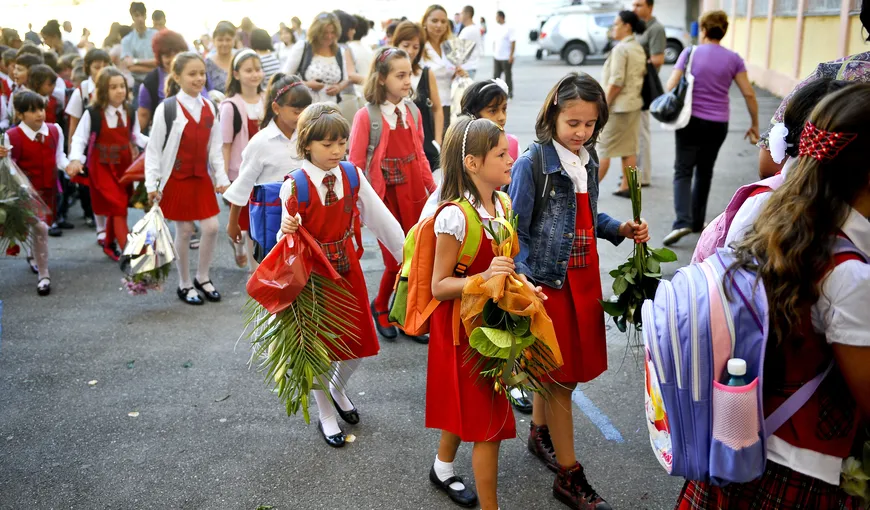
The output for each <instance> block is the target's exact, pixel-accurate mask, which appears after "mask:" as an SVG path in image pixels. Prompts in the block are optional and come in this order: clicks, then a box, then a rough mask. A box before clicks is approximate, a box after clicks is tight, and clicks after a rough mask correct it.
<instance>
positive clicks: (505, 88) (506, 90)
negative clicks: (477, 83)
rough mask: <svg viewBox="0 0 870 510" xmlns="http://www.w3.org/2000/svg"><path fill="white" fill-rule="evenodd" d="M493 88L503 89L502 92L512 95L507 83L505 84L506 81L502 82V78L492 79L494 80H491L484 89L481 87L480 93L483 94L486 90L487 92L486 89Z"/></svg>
mask: <svg viewBox="0 0 870 510" xmlns="http://www.w3.org/2000/svg"><path fill="white" fill-rule="evenodd" d="M493 86H495V87H498V88H500V89H502V90H503V91H504V93H505V94H508V95H510V89H509V88H508V85H507V83H505V81H504V80H502V79H501V78H492V79H490V80H489V83H487V84H486V85H484V86H483V87H481V89H480V91H481V92H483V91H484V90H486V89H488V88H490V87H493Z"/></svg>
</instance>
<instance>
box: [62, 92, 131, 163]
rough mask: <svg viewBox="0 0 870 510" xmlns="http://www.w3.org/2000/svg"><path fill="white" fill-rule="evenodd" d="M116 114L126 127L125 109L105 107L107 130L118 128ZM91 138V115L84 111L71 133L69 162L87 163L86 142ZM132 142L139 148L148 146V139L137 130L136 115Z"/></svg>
mask: <svg viewBox="0 0 870 510" xmlns="http://www.w3.org/2000/svg"><path fill="white" fill-rule="evenodd" d="M118 113H120V114H121V119H122V121H123V122H124V125H125V126H126V125H127V109H126V108H116V107H114V106H111V105H110V106H108V107H106V110H105V113H104V114H103V115H104V116H105V117H106V123H107V124H108V125H109V129H115V128H116V127H118ZM90 138H91V113H90V112H89V111H87V110H85V113H84V114H83V115H82V118H81V120H80V121H79V125H78V126H77V127H76V132H75V133H73V137H72V143H71V144H70V150H69V159H70V161H79V162H80V163H84V162H85V161H87V153H88V142H90ZM133 142H134V143H135V144H136V145H138V146H139V147H145V146H147V145H148V137H147V136H145V135H143V134H142V132H141V130H140V129H139V119H138V117H137V116H136V115H134V116H133Z"/></svg>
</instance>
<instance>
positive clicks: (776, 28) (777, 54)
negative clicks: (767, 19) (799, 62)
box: [770, 18, 797, 76]
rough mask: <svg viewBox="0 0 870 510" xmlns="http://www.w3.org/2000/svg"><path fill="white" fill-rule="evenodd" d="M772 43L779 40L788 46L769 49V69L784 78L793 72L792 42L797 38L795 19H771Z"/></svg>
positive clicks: (774, 46) (774, 45)
mask: <svg viewBox="0 0 870 510" xmlns="http://www.w3.org/2000/svg"><path fill="white" fill-rule="evenodd" d="M773 34H774V41H775V40H776V39H781V40H782V41H788V42H789V43H790V44H783V43H778V44H776V43H775V44H773V45H772V46H771V48H770V68H771V70H772V71H774V72H777V73H780V74H782V75H784V76H790V75H791V74H792V73H793V72H794V41H795V38H796V37H797V22H796V20H795V18H774V19H773Z"/></svg>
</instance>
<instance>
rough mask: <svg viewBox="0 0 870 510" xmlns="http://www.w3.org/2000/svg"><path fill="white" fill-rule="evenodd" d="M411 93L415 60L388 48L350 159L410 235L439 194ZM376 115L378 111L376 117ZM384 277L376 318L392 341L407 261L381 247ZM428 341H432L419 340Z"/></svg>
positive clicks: (372, 75)
mask: <svg viewBox="0 0 870 510" xmlns="http://www.w3.org/2000/svg"><path fill="white" fill-rule="evenodd" d="M410 92H411V61H410V60H409V59H408V54H407V53H405V52H404V51H402V50H398V49H395V48H382V49H381V50H379V51H378V52H377V53H376V54H375V58H374V59H373V60H372V65H371V69H370V70H369V75H368V80H367V81H366V85H365V97H366V101H368V104H367V106H366V107H365V108H362V109H360V110H359V111H358V112H357V114H356V116H355V117H354V121H353V132H352V133H351V137H350V157H349V160H350V161H351V162H352V163H353V164H354V165H356V166H357V167H359V168H362V169H363V170H364V171H365V172H366V176H367V177H368V179H369V181H370V182H371V184H372V187H373V188H374V189H375V191H377V192H378V195H379V196H380V197H381V198H382V199H383V201H384V203H385V204H386V205H387V208H388V209H389V210H390V212H391V213H393V216H395V217H396V219H397V220H398V221H399V224H401V225H402V230H403V231H404V232H405V233H407V232H409V231H410V230H411V227H413V226H414V225H416V224H417V221H418V220H419V219H420V213H421V212H422V211H423V206H424V205H426V199H427V198H428V197H429V194H430V193H432V192H434V191H435V181H434V180H433V179H432V170H431V169H430V168H429V161H428V160H427V159H426V154H425V152H424V151H423V136H424V135H423V124H422V120H421V118H420V115H419V113H418V114H417V115H416V119H417V121H416V122H415V121H414V119H415V115H414V114H413V113H412V109H414V111H416V108H417V106H416V105H415V104H414V103H412V102H411V101H410V100H407V99H406V98H407V97H408V94H409V93H410ZM370 112H377V113H376V115H377V118H371V115H372V114H371V113H370ZM376 122H377V123H380V124H381V126H382V130H381V138H380V142H379V143H378V145H377V147H374V148H373V150H372V152H371V154H369V135H370V132H371V131H370V130H371V128H372V125H373V124H374V123H376ZM381 253H382V254H383V257H384V266H385V270H384V274H383V275H382V277H381V285H380V288H379V290H378V295H377V296H376V297H375V299H374V301H373V302H372V305H371V309H372V315H373V316H374V318H375V326H376V327H377V329H378V333H380V335H381V336H382V337H384V338H386V339H388V340H392V339H395V338H396V337H397V336H398V332H397V330H396V328H395V327H394V326H392V325H391V324H390V322H389V317H388V316H389V304H390V296H391V295H392V293H393V287H394V286H395V284H396V276H397V275H398V272H399V266H400V264H401V262H402V259H401V257H400V258H398V259H396V258H394V257H393V256H392V255H391V254H390V250H388V249H386V247H384V245H383V244H382V245H381ZM413 339H414V340H415V341H417V342H420V343H426V342H427V339H426V337H413Z"/></svg>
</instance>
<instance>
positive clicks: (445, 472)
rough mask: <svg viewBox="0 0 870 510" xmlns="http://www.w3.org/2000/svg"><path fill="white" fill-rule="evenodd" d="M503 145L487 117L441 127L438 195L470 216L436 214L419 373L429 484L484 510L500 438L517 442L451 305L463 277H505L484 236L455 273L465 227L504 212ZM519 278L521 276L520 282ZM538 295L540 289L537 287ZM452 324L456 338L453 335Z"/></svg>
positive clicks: (509, 266) (503, 261) (503, 404)
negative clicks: (460, 471)
mask: <svg viewBox="0 0 870 510" xmlns="http://www.w3.org/2000/svg"><path fill="white" fill-rule="evenodd" d="M512 163H513V158H511V157H510V154H509V142H508V140H507V137H506V136H505V134H504V132H503V131H502V129H501V128H500V127H499V126H498V125H497V124H495V123H494V122H492V121H490V120H488V119H472V118H469V117H460V119H459V121H457V122H455V123H454V124H452V125H451V126H450V128H449V129H448V130H447V134H446V135H445V138H444V150H443V151H442V153H441V164H442V168H443V170H444V182H443V183H442V185H441V196H442V199H443V200H444V202H442V204H448V203H449V202H454V201H467V202H469V203H470V204H471V205H472V206H473V208H474V209H475V211H476V214H475V215H474V217H467V216H466V213H464V212H463V208H462V207H461V206H460V205H457V204H453V205H442V206H441V208H440V209H439V211H438V212H437V213H436V214H435V220H434V231H435V235H436V236H437V237H436V239H437V240H436V243H435V267H434V268H433V271H432V293H433V296H434V297H435V298H436V299H438V300H439V301H440V303H439V305H438V307H437V308H436V309H435V312H434V313H433V314H432V317H431V318H430V323H429V327H430V329H429V332H430V338H429V364H428V371H427V376H426V427H428V428H436V429H441V440H440V443H439V446H438V454H437V456H436V457H435V462H434V465H433V466H432V469H431V470H430V472H429V480H430V481H431V482H432V483H433V484H434V485H435V486H436V487H438V488H439V489H441V490H443V491H444V492H446V493H447V495H448V496H449V497H450V499H451V500H453V501H454V502H455V503H457V504H459V505H461V506H473V505H474V504H475V503H476V502H477V499H478V496H479V498H480V505H481V508H483V509H496V508H498V497H497V491H496V488H497V478H498V450H499V445H500V443H501V441H502V440H503V439H510V438H513V437H516V425H515V423H514V417H513V411H512V409H511V405H510V403H509V401H508V399H507V397H506V396H505V395H501V394H498V393H496V391H495V390H494V388H493V386H492V384H491V382H488V381H484V380H482V379H481V377H480V369H479V368H475V365H476V360H475V358H472V359H471V360H470V361H469V360H467V359H466V358H467V356H468V351H469V344H468V335H467V334H466V332H465V328H464V327H462V325H461V324H459V325H457V324H456V322H455V321H457V320H458V315H454V314H455V312H456V310H455V307H457V306H459V305H458V300H459V299H460V298H461V296H462V289H463V287H464V285H465V278H464V277H463V276H465V275H467V276H474V275H482V276H483V278H484V279H489V278H490V277H492V276H495V275H499V274H511V273H512V272H513V270H514V263H513V260H512V259H510V258H508V257H494V256H493V252H492V246H491V242H490V240H489V238H488V235H486V236H483V237H482V238H481V239H482V242H481V244H480V247H479V248H478V251H477V255H476V256H475V258H474V260H473V261H472V263H471V264H470V265H469V267H468V269H467V270H466V271H465V272H464V273H457V272H456V269H457V260H458V259H459V252H460V246H461V243H462V242H463V241H464V239H466V237H468V232H469V231H470V230H471V229H481V230H483V225H482V223H483V222H484V221H486V222H489V221H490V220H492V219H493V218H495V217H498V216H504V215H505V213H506V209H509V208H510V200H509V199H508V198H507V196H506V195H504V194H501V193H497V190H499V189H500V188H501V187H502V186H505V185H507V184H509V183H510V181H511V174H510V167H511V164H512ZM521 278H522V277H521ZM537 290H538V291H539V290H540V289H537ZM456 326H458V338H454V331H455V327H456ZM462 441H467V442H473V443H474V451H473V454H472V464H473V467H474V480H475V483H476V486H477V495H475V493H474V491H472V490H471V489H470V488H469V487H466V485H465V483H464V482H463V481H462V479H461V478H460V477H458V476H456V475H455V474H454V470H453V460H454V458H455V457H456V451H457V449H458V448H459V445H460V443H461V442H462Z"/></svg>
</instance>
